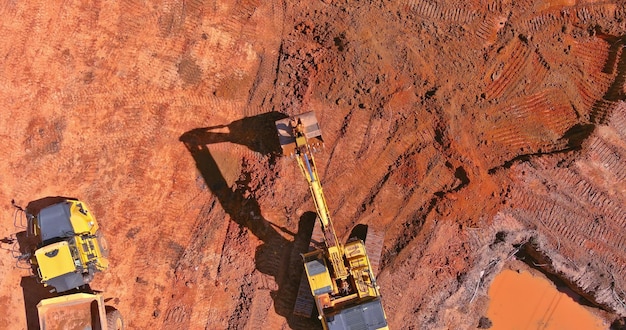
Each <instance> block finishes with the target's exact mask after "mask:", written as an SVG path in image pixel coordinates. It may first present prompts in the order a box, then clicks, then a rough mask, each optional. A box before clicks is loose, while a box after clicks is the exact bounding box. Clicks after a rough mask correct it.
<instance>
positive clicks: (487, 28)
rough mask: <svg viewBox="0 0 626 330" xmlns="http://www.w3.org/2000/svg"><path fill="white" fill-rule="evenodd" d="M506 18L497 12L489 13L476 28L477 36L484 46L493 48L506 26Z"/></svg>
mask: <svg viewBox="0 0 626 330" xmlns="http://www.w3.org/2000/svg"><path fill="white" fill-rule="evenodd" d="M504 24H505V17H503V16H502V15H498V14H497V13H496V12H493V13H492V12H489V13H488V14H487V15H485V17H484V19H482V20H481V21H480V23H479V24H478V27H477V28H476V36H477V37H478V38H479V39H480V40H482V42H483V46H484V47H486V46H491V45H493V44H494V43H495V42H496V40H497V39H498V31H500V29H501V28H502V27H503V26H504Z"/></svg>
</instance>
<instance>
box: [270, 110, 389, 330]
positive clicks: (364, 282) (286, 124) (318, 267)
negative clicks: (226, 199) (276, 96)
mask: <svg viewBox="0 0 626 330" xmlns="http://www.w3.org/2000/svg"><path fill="white" fill-rule="evenodd" d="M276 129H277V131H278V138H279V142H280V145H281V147H282V150H283V153H284V154H286V155H289V156H292V157H295V158H296V160H297V162H298V165H299V167H300V169H301V171H302V174H303V175H304V176H305V178H306V180H307V183H308V185H309V188H310V191H311V195H312V197H313V201H314V203H315V208H316V210H317V218H318V220H319V221H318V222H319V225H320V226H321V230H322V233H323V241H324V244H323V247H322V248H320V249H316V250H313V251H310V252H308V253H306V254H303V255H302V258H303V261H304V269H305V272H306V277H307V279H308V284H309V287H310V294H312V295H313V299H314V301H315V305H316V306H317V311H318V317H319V319H320V320H321V321H322V326H323V327H324V329H327V330H340V329H346V330H347V329H363V330H374V329H388V326H387V317H386V315H385V312H384V310H383V305H382V301H381V294H380V291H379V288H378V286H377V285H376V278H375V276H374V272H373V271H372V266H371V263H370V259H369V258H368V255H367V252H366V250H365V243H364V242H363V241H362V240H360V239H354V240H349V241H348V243H346V244H342V243H341V242H340V241H339V240H338V239H337V235H336V233H335V229H334V227H333V223H332V220H331V217H330V212H329V211H328V207H327V204H326V199H325V197H324V193H323V191H322V186H321V183H320V178H319V175H318V173H317V167H316V165H315V159H314V157H313V151H314V150H318V149H321V147H322V146H323V140H322V133H321V129H320V127H319V124H318V122H317V118H316V117H315V113H313V112H307V113H303V114H301V115H298V116H295V117H293V118H286V119H281V120H279V121H276Z"/></svg>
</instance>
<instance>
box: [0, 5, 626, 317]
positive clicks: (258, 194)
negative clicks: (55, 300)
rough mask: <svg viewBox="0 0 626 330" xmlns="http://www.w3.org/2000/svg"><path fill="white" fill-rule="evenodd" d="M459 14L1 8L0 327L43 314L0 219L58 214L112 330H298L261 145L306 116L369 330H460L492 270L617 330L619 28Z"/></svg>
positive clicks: (566, 14) (587, 11)
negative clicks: (117, 319) (373, 324)
mask: <svg viewBox="0 0 626 330" xmlns="http://www.w3.org/2000/svg"><path fill="white" fill-rule="evenodd" d="M459 3H460V2H458V1H439V2H435V1H423V0H406V1H371V2H368V3H364V2H358V1H349V0H344V1H333V0H324V1H305V2H299V1H282V2H278V1H258V0H239V1H206V2H203V1H197V0H192V1H164V2H154V3H152V2H141V1H128V0H124V1H118V2H111V1H96V2H93V3H91V2H84V1H64V2H63V3H62V4H61V3H56V2H54V1H41V2H39V3H34V2H18V1H10V0H9V1H2V2H1V3H0V17H1V18H2V20H0V36H1V37H0V38H1V41H2V42H0V58H2V64H1V65H0V105H2V110H1V111H0V114H1V116H0V136H1V137H2V141H3V142H4V143H2V144H1V145H0V150H1V152H2V155H3V157H2V159H3V160H4V161H3V162H2V163H0V215H1V217H2V219H3V221H2V222H0V237H3V239H1V240H0V247H1V248H2V253H0V266H1V267H0V310H2V311H3V313H1V315H0V327H6V328H7V329H20V328H27V327H33V326H36V314H33V306H34V304H36V303H37V297H39V296H38V294H40V295H45V294H43V293H41V288H38V287H37V285H36V283H35V282H34V281H33V279H32V278H30V277H29V271H28V270H26V269H20V268H19V267H17V266H16V260H15V259H14V258H13V256H12V253H11V251H12V250H15V249H16V245H17V240H16V239H15V238H16V234H18V233H19V232H22V231H23V230H24V228H21V227H19V223H18V226H16V224H15V222H14V216H15V213H16V209H15V208H14V207H13V206H12V205H11V200H15V203H16V204H18V205H21V206H25V205H26V204H27V203H28V202H29V201H31V200H35V199H39V198H43V197H46V196H59V195H60V196H70V197H77V198H80V199H82V200H83V201H85V202H86V203H87V204H88V205H89V206H90V207H91V209H92V211H93V212H94V214H95V215H96V217H97V218H98V220H99V221H100V223H101V224H102V226H103V228H104V231H105V234H106V236H107V240H108V242H109V244H110V246H111V250H112V251H111V267H110V269H109V270H108V271H107V272H105V273H102V274H98V275H97V277H96V279H95V280H94V282H93V284H92V287H93V288H94V289H99V290H104V291H105V294H106V296H107V297H111V298H113V299H112V300H110V301H109V304H111V305H113V306H115V307H117V308H118V309H119V310H120V311H121V312H122V314H123V315H124V317H125V320H126V323H127V325H128V326H129V328H131V329H202V328H205V329H227V328H228V329H257V328H263V329H318V328H321V326H320V325H319V322H317V320H316V319H312V320H311V319H304V318H301V317H297V316H294V315H292V313H291V312H292V308H293V303H294V301H295V297H296V293H297V289H298V284H299V280H300V275H301V272H302V266H301V263H300V257H299V253H301V252H303V251H305V250H306V248H307V245H308V239H309V237H310V235H311V231H312V227H313V223H314V215H313V214H312V213H311V211H313V210H314V208H313V204H312V202H311V200H310V198H309V195H308V189H307V187H306V182H305V180H304V179H303V178H302V177H301V176H300V173H299V172H298V171H299V170H298V168H297V166H296V164H295V163H294V162H293V160H290V159H286V158H282V157H279V156H278V153H279V150H280V148H279V147H278V145H277V143H278V142H277V139H276V136H275V131H274V127H273V122H274V120H277V119H280V118H283V117H285V116H289V115H294V114H298V113H301V112H305V111H310V110H313V111H315V112H316V114H317V118H318V119H319V121H320V125H321V126H322V130H323V134H324V135H323V136H324V140H325V146H326V147H325V150H324V151H323V152H321V153H320V154H319V155H318V156H317V157H318V159H317V163H318V166H319V167H320V175H321V176H322V179H323V185H324V189H325V192H326V197H327V200H328V202H329V204H330V205H329V208H330V211H331V214H332V216H333V220H334V222H335V224H336V227H337V228H336V229H337V232H338V234H339V235H340V236H341V237H342V238H343V239H345V238H347V235H348V234H349V232H350V231H351V230H352V228H353V227H354V226H356V225H357V224H366V225H369V226H370V228H371V229H373V230H376V231H377V232H382V233H383V235H384V244H383V252H382V257H381V263H380V271H379V276H378V280H379V285H380V286H381V291H382V293H383V299H384V300H383V302H384V306H385V310H386V313H387V316H388V319H389V325H390V328H392V329H442V328H449V329H466V328H476V327H477V326H478V325H479V318H480V317H481V316H484V315H485V313H486V310H487V305H488V300H489V298H488V296H487V290H488V287H489V283H490V282H491V280H492V279H493V277H494V276H495V275H496V274H497V273H498V272H499V271H500V270H501V269H502V268H503V267H504V265H505V263H506V261H507V260H510V259H513V258H520V259H522V258H524V260H525V261H527V262H528V264H529V265H539V266H534V267H536V268H538V269H540V270H541V271H543V272H546V273H548V274H552V275H554V276H555V277H556V278H559V279H560V280H561V281H563V282H565V283H566V284H568V285H569V286H570V287H571V289H572V290H574V291H576V292H577V293H578V294H580V295H582V296H583V297H585V298H586V299H588V304H589V305H592V306H595V307H596V312H597V313H599V314H601V315H603V317H605V318H606V319H607V320H608V321H609V322H615V324H616V326H617V325H619V324H620V322H623V321H621V320H619V318H623V317H625V316H626V303H625V298H626V294H624V289H625V288H626V254H625V253H624V248H625V247H626V232H625V231H624V226H625V225H626V208H625V205H626V180H625V179H626V164H625V162H624V159H626V103H625V86H624V82H625V80H626V78H625V77H626V52H624V51H623V50H624V42H625V40H626V39H625V37H624V36H625V35H626V6H625V3H624V2H623V1H618V2H616V1H603V2H599V1H573V0H572V1H534V2H533V1H529V0H527V1H507V0H491V1H476V0H475V1H469V2H464V3H463V4H459ZM476 288H477V289H476ZM44 293H45V292H44ZM616 319H617V320H616Z"/></svg>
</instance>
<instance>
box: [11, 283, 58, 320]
mask: <svg viewBox="0 0 626 330" xmlns="http://www.w3.org/2000/svg"><path fill="white" fill-rule="evenodd" d="M20 286H21V287H22V293H23V294H24V310H25V311H26V327H27V329H29V330H31V329H33V330H36V329H39V314H38V313H37V304H38V303H39V302H40V301H42V300H43V299H47V298H52V297H55V296H56V294H55V293H54V292H50V289H51V288H46V287H44V286H43V284H41V283H39V282H37V279H36V278H35V277H34V276H24V277H22V280H21V281H20Z"/></svg>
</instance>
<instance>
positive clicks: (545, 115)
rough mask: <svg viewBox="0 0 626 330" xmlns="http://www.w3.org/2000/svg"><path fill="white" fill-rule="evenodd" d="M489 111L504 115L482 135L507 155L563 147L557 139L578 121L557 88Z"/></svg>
mask: <svg viewBox="0 0 626 330" xmlns="http://www.w3.org/2000/svg"><path fill="white" fill-rule="evenodd" d="M488 113H491V114H495V113H501V114H505V117H504V118H501V119H496V121H495V122H494V123H493V124H494V128H493V129H491V130H489V131H487V132H486V133H485V136H486V139H487V140H488V141H490V142H492V143H496V144H498V145H500V146H503V147H504V149H503V150H505V153H507V154H509V158H510V157H511V156H513V157H515V156H518V155H520V154H529V153H536V152H540V150H541V151H542V152H545V151H551V150H555V149H558V148H563V147H564V145H563V143H562V142H559V138H560V137H562V136H563V135H564V133H565V132H566V131H567V130H568V129H569V128H571V127H572V126H573V125H575V124H576V123H577V118H576V113H575V112H574V110H573V109H572V107H571V105H570V104H569V103H568V101H567V99H566V97H565V95H564V94H563V93H562V92H560V91H558V90H546V91H542V92H540V93H537V94H534V95H530V96H527V97H524V98H521V99H518V100H517V101H516V102H512V103H511V104H510V105H508V106H507V107H505V108H504V109H497V110H496V109H494V110H490V111H488ZM511 118H516V119H515V120H514V121H512V120H511ZM494 156H495V157H497V155H494Z"/></svg>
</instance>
